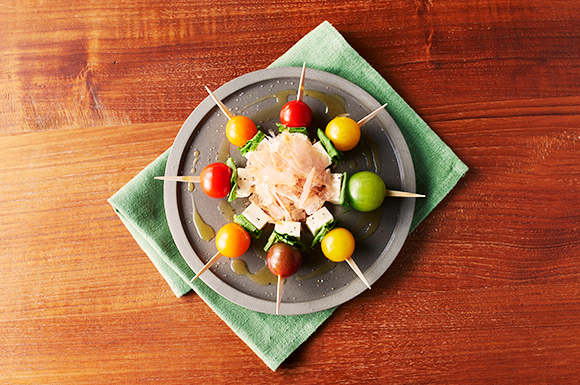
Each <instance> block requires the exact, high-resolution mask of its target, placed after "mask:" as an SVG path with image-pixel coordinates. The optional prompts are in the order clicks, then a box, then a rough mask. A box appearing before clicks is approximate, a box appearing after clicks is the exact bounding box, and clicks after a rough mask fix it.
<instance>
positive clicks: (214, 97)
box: [205, 86, 234, 120]
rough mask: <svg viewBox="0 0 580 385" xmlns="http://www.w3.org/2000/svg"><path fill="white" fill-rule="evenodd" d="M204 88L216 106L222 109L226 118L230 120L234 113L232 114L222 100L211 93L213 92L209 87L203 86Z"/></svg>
mask: <svg viewBox="0 0 580 385" xmlns="http://www.w3.org/2000/svg"><path fill="white" fill-rule="evenodd" d="M205 89H206V90H207V92H209V96H211V98H212V99H213V101H214V102H215V103H216V104H217V105H218V107H219V108H220V110H222V112H223V113H224V114H225V115H226V116H227V117H228V120H230V119H231V118H233V117H234V114H232V112H231V111H230V110H229V109H228V108H227V107H226V106H225V105H224V104H223V103H222V101H221V100H219V99H218V98H217V97H216V96H215V95H214V94H213V92H211V91H210V89H209V88H207V86H205Z"/></svg>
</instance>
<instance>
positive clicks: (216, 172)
mask: <svg viewBox="0 0 580 385" xmlns="http://www.w3.org/2000/svg"><path fill="white" fill-rule="evenodd" d="M304 74H305V65H304V66H303V68H302V74H301V78H300V84H299V88H298V94H297V98H296V100H294V101H290V102H288V103H286V104H285V105H284V106H283V108H282V109H281V111H280V121H281V124H279V125H278V126H279V130H280V134H278V135H275V136H273V135H266V134H264V132H262V131H261V130H260V129H259V127H258V126H256V125H255V124H254V122H252V121H251V120H250V119H249V118H247V117H245V116H234V115H233V114H232V113H231V111H229V109H228V108H227V107H226V106H225V105H224V104H223V103H222V102H221V101H220V100H219V99H218V98H216V97H215V95H214V94H213V93H212V92H211V91H210V90H209V89H208V88H207V87H206V89H207V91H208V92H209V94H210V96H211V97H212V98H213V100H214V101H215V102H216V104H217V105H218V106H219V108H220V109H221V110H222V111H223V112H224V114H225V115H226V117H227V118H228V124H227V125H226V136H227V138H228V140H229V141H230V142H231V143H232V144H233V145H235V146H237V147H238V148H239V150H240V153H241V154H242V155H243V156H244V157H246V159H247V162H246V166H245V167H244V168H238V167H236V165H235V164H234V162H233V160H232V158H229V159H228V161H227V162H226V163H220V162H216V163H212V164H210V165H208V166H206V167H205V168H204V169H203V170H202V171H201V173H200V176H199V177H195V176H182V177H157V179H165V180H174V181H182V182H194V183H200V185H201V189H202V191H203V192H204V193H205V194H206V195H207V196H210V197H212V198H216V199H222V198H224V197H228V200H229V201H231V200H234V199H236V198H245V197H248V198H249V201H250V205H249V206H248V207H246V208H245V210H244V211H243V212H242V213H241V214H239V215H235V216H234V223H229V224H226V225H225V226H223V227H222V228H221V229H220V231H219V232H218V234H217V235H216V247H217V249H218V252H217V253H216V254H215V255H214V256H213V257H212V258H211V259H210V260H209V262H208V263H207V264H206V265H205V266H204V267H203V268H202V269H201V270H200V271H199V272H198V273H197V275H196V276H195V277H194V279H193V280H195V279H196V278H197V277H199V276H200V275H201V274H202V273H203V272H205V271H206V270H207V269H208V268H209V267H210V266H211V265H213V264H214V263H215V262H216V261H217V260H218V259H219V258H221V256H226V257H229V258H237V257H239V256H241V255H242V254H244V253H245V252H246V251H247V250H248V248H249V246H250V243H251V238H252V237H253V238H259V237H260V236H261V234H262V230H263V229H264V227H265V226H266V224H268V223H273V224H275V226H274V230H273V231H272V233H271V235H270V237H269V239H268V242H267V244H266V246H265V247H264V249H265V251H267V258H266V260H267V265H268V268H269V269H270V271H271V272H272V273H273V274H274V275H276V276H277V277H278V289H277V301H276V314H278V313H279V308H280V303H281V299H282V290H283V284H284V280H285V279H286V278H288V277H290V276H292V275H294V274H295V273H296V272H298V270H299V269H300V268H301V266H302V261H303V253H305V252H306V251H307V250H308V248H312V247H316V246H317V245H318V244H320V248H321V250H322V253H323V254H324V256H325V257H326V258H328V259H329V260H331V261H333V262H342V261H346V262H347V263H348V264H349V265H350V266H351V268H352V269H353V271H354V272H355V273H356V274H357V275H358V276H359V278H360V279H361V280H362V281H363V282H364V284H365V285H366V286H367V287H368V288H369V289H370V285H369V283H368V282H367V280H366V278H365V277H364V275H363V273H362V272H361V270H360V269H359V268H358V266H357V265H356V263H355V262H354V261H353V259H352V254H353V253H354V250H355V240H354V237H353V235H352V234H351V233H350V231H348V230H347V229H345V228H343V227H339V221H338V220H337V219H334V218H333V216H332V214H331V213H330V211H329V210H328V209H327V208H326V207H325V203H326V202H329V203H332V204H337V205H339V204H340V205H343V206H345V207H352V208H354V209H356V210H358V211H361V212H369V211H373V210H376V209H377V208H378V207H380V206H381V205H382V203H383V200H384V198H385V197H386V196H401V197H405V196H409V197H422V196H423V195H419V194H414V193H406V192H399V191H392V190H387V189H386V187H385V184H384V181H383V180H382V179H381V178H380V176H378V175H377V174H375V173H373V172H370V171H363V172H358V173H356V174H354V175H352V176H350V177H349V176H348V175H347V173H332V172H331V171H330V169H329V167H330V166H331V165H333V164H338V163H339V162H340V160H341V157H342V156H343V152H344V151H349V150H351V149H353V148H354V147H355V146H356V145H357V144H358V142H359V140H360V136H361V133H360V127H361V126H362V125H364V124H365V123H366V122H368V121H369V120H370V119H372V118H373V117H374V116H376V114H377V113H378V112H380V110H381V109H383V108H384V107H385V106H386V104H385V105H383V106H381V107H380V108H378V109H376V110H375V111H373V112H371V113H370V114H369V115H367V116H366V117H364V118H363V119H361V120H359V121H358V122H356V121H354V120H353V119H351V118H350V117H348V116H338V117H335V118H334V119H332V120H331V121H330V122H329V123H328V125H327V126H326V129H325V130H324V131H323V130H321V129H318V130H317V136H318V139H319V140H318V141H316V142H314V143H313V142H312V141H311V140H310V138H309V137H308V132H307V130H306V128H308V126H309V125H310V124H311V122H312V110H311V109H310V107H309V106H308V105H307V104H306V103H305V102H304V101H303V95H304ZM302 224H305V225H306V227H307V228H308V229H309V230H310V232H311V233H312V235H313V241H312V243H311V245H309V247H307V246H305V245H304V244H302V243H301V242H300V232H301V228H302ZM193 280H192V282H193Z"/></svg>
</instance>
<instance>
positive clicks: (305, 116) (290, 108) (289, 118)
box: [280, 100, 312, 128]
mask: <svg viewBox="0 0 580 385" xmlns="http://www.w3.org/2000/svg"><path fill="white" fill-rule="evenodd" d="M280 122H281V123H282V124H283V125H285V126H286V127H306V128H308V126H310V123H312V110H311V109H310V107H309V106H308V104H306V103H304V102H303V101H302V100H292V101H289V102H288V103H286V104H285V105H284V107H282V109H281V110H280Z"/></svg>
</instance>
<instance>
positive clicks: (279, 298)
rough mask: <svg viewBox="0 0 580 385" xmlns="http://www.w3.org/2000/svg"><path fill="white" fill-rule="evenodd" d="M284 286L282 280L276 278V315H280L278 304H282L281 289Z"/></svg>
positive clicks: (279, 277) (280, 277)
mask: <svg viewBox="0 0 580 385" xmlns="http://www.w3.org/2000/svg"><path fill="white" fill-rule="evenodd" d="M283 286H284V278H282V276H281V275H279V276H278V290H277V292H276V315H278V314H280V302H282V287H283Z"/></svg>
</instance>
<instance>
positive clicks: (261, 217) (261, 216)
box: [242, 203, 272, 230]
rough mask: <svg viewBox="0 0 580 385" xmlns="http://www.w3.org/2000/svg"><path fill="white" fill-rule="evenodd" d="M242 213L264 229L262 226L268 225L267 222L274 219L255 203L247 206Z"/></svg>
mask: <svg viewBox="0 0 580 385" xmlns="http://www.w3.org/2000/svg"><path fill="white" fill-rule="evenodd" d="M242 215H243V216H244V217H246V219H247V220H248V221H249V222H250V223H251V224H253V225H254V226H256V228H257V229H258V230H262V228H263V227H264V226H266V223H268V222H271V221H272V218H270V216H269V215H268V214H266V213H265V212H264V210H262V209H261V208H260V206H258V205H257V204H255V203H252V204H250V205H249V206H248V207H246V209H245V210H244V212H243V213H242Z"/></svg>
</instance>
